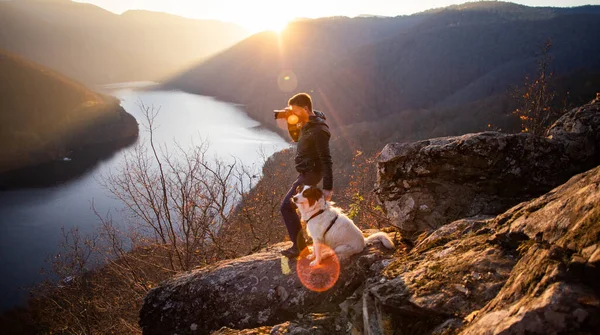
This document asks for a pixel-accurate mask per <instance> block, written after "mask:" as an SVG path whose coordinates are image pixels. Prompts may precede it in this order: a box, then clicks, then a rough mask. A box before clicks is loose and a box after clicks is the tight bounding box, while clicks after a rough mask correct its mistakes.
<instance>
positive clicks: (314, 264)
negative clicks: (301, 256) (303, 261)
mask: <svg viewBox="0 0 600 335" xmlns="http://www.w3.org/2000/svg"><path fill="white" fill-rule="evenodd" d="M317 265H319V262H317V260H316V259H315V260H314V261H312V262H310V266H311V267H315V266H317Z"/></svg>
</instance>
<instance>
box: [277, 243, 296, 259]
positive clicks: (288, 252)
mask: <svg viewBox="0 0 600 335" xmlns="http://www.w3.org/2000/svg"><path fill="white" fill-rule="evenodd" d="M281 254H282V255H284V256H285V257H287V258H296V257H298V256H300V251H299V250H298V248H297V247H296V246H291V247H289V248H287V249H285V250H281Z"/></svg>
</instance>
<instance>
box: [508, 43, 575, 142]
mask: <svg viewBox="0 0 600 335" xmlns="http://www.w3.org/2000/svg"><path fill="white" fill-rule="evenodd" d="M551 48H552V41H551V40H550V39H548V40H547V41H546V42H545V43H544V45H543V46H542V47H541V54H540V58H539V59H538V61H537V64H538V68H537V72H536V74H535V78H534V79H530V78H529V77H525V85H524V86H525V87H524V92H523V93H521V94H519V95H517V100H518V101H519V107H518V108H517V109H515V110H514V111H513V114H514V115H516V116H518V117H519V119H520V120H521V132H524V133H531V134H534V135H537V136H544V135H545V134H546V131H547V130H548V127H549V126H550V125H551V124H552V122H554V121H555V120H556V119H558V117H559V116H560V115H561V114H562V113H563V112H564V110H559V109H557V108H554V107H553V106H552V103H553V101H554V98H555V97H556V92H555V91H554V90H553V89H552V88H551V87H550V81H551V79H552V76H553V72H552V71H551V70H550V66H551V64H552V56H550V49H551Z"/></svg>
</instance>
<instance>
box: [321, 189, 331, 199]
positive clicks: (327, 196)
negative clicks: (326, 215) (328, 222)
mask: <svg viewBox="0 0 600 335" xmlns="http://www.w3.org/2000/svg"><path fill="white" fill-rule="evenodd" d="M331 196H333V190H323V197H325V201H331Z"/></svg>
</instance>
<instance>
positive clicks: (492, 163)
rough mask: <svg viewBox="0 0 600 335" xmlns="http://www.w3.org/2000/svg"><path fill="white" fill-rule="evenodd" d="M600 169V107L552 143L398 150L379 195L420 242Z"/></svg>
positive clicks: (475, 140)
mask: <svg viewBox="0 0 600 335" xmlns="http://www.w3.org/2000/svg"><path fill="white" fill-rule="evenodd" d="M598 164H600V100H598V99H596V100H595V101H593V102H591V103H590V104H587V105H585V106H582V107H579V108H575V109H573V110H571V111H569V112H568V113H566V114H565V115H564V116H563V117H561V118H560V119H559V120H558V121H557V122H555V123H554V125H553V126H552V127H551V129H550V130H549V131H548V136H547V137H535V136H532V135H530V134H526V133H521V134H503V133H498V132H484V133H476V134H466V135H463V136H455V137H443V138H435V139H429V140H425V141H420V142H414V143H390V144H388V145H387V146H386V147H385V148H384V149H383V150H382V152H381V154H380V156H379V161H378V168H379V174H378V187H377V193H378V196H379V199H380V201H381V203H382V204H383V205H384V209H385V210H386V212H387V215H388V216H389V217H390V218H391V220H392V224H393V225H395V226H396V227H398V228H399V229H400V230H401V231H402V233H403V234H404V235H405V236H408V237H410V236H416V235H417V234H419V233H421V232H424V231H431V230H433V229H436V228H439V227H440V226H442V225H444V224H447V223H449V222H452V221H454V220H457V219H460V218H464V217H470V216H474V215H482V214H483V215H496V214H499V213H500V212H502V211H504V210H506V209H508V208H509V207H511V206H513V205H516V204H518V203H519V202H522V201H524V200H528V199H531V198H532V197H533V196H539V195H541V194H543V193H545V192H547V191H549V190H550V189H552V188H553V187H556V186H558V185H560V184H562V183H564V182H565V181H566V180H567V179H568V178H569V177H571V176H572V175H574V174H576V173H580V172H583V171H585V170H587V169H589V168H591V167H593V166H596V165H598Z"/></svg>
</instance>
